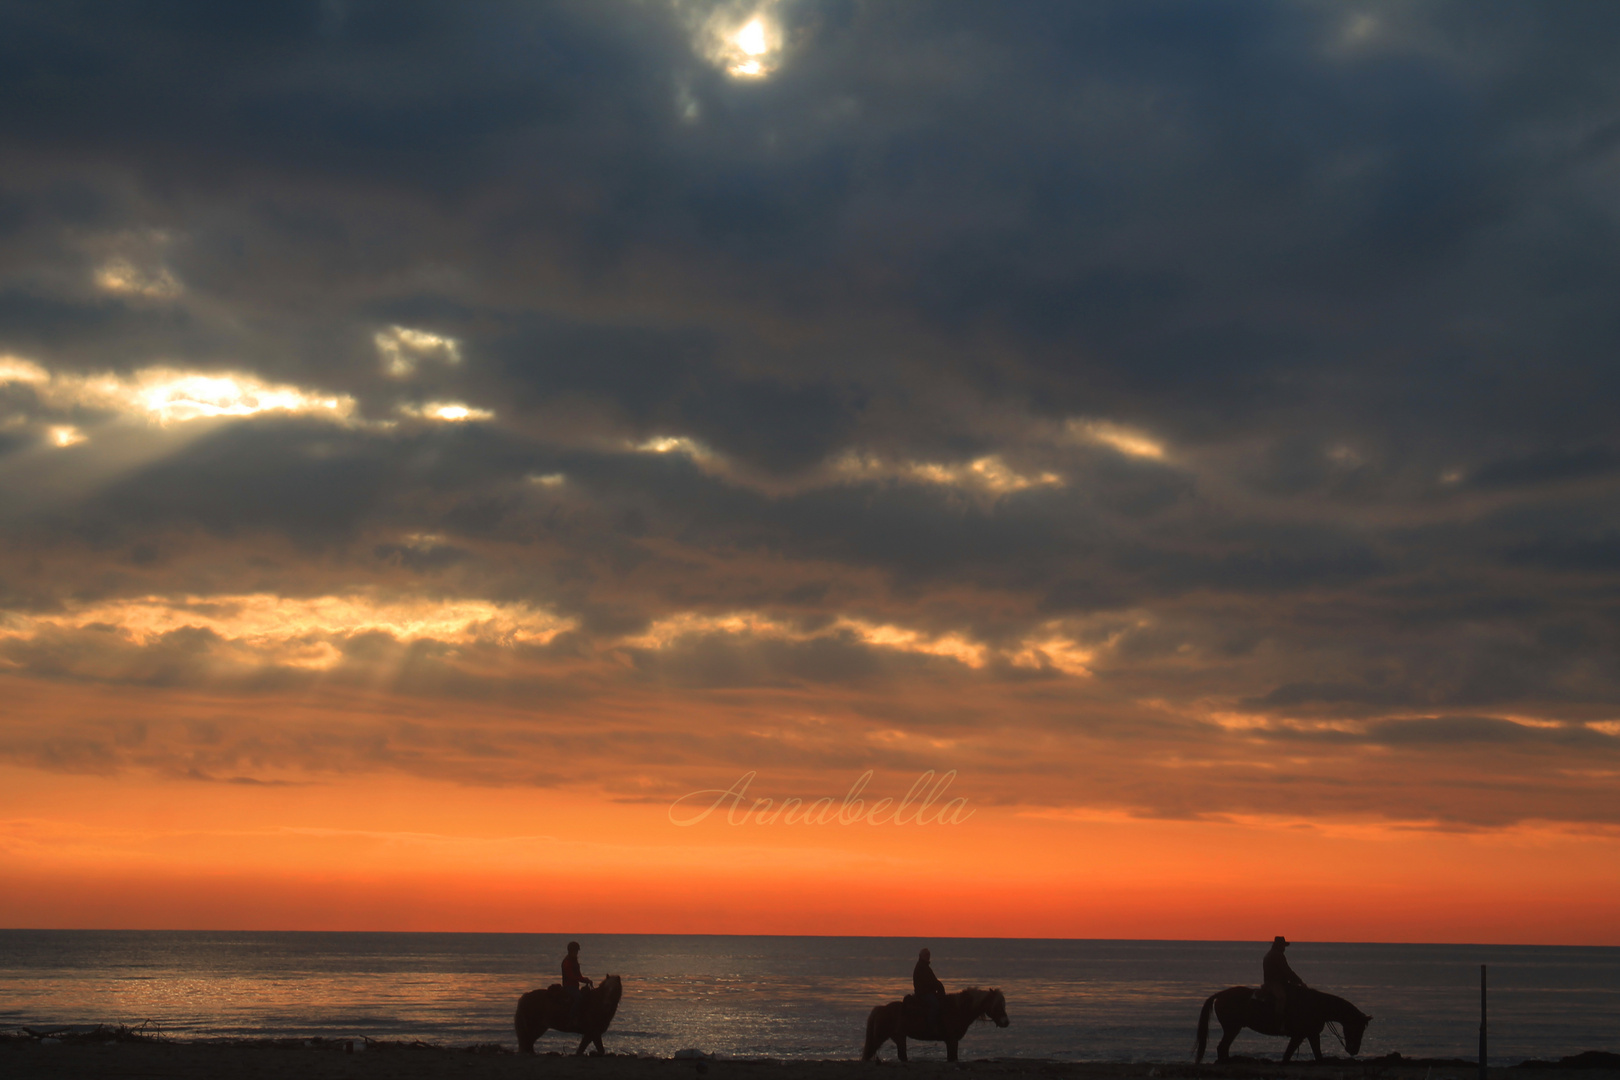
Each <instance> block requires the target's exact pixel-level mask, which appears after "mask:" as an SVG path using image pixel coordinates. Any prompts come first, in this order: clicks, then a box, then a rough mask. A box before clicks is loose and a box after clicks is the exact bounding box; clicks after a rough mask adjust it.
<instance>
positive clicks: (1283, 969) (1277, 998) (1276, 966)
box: [1260, 934, 1305, 1028]
mask: <svg viewBox="0 0 1620 1080" xmlns="http://www.w3.org/2000/svg"><path fill="white" fill-rule="evenodd" d="M1286 948H1288V939H1287V938H1285V937H1283V936H1282V935H1281V934H1278V935H1277V936H1276V937H1275V938H1274V939H1273V940H1272V942H1271V949H1270V951H1268V952H1267V953H1266V957H1265V959H1264V960H1262V961H1261V962H1260V970H1261V972H1262V973H1263V974H1264V976H1265V982H1264V983H1263V985H1262V986H1261V987H1260V989H1261V991H1262V992H1263V993H1265V994H1268V995H1270V997H1271V1001H1272V1008H1274V1009H1275V1010H1276V1013H1277V1026H1278V1027H1283V1028H1286V1027H1287V1026H1288V990H1289V988H1290V987H1294V986H1297V987H1300V988H1301V989H1304V987H1305V980H1304V979H1302V978H1300V977H1299V976H1298V975H1295V974H1294V969H1293V968H1291V967H1289V966H1288V957H1286V956H1284V955H1283V950H1284V949H1286Z"/></svg>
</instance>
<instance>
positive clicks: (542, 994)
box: [512, 975, 624, 1055]
mask: <svg viewBox="0 0 1620 1080" xmlns="http://www.w3.org/2000/svg"><path fill="white" fill-rule="evenodd" d="M623 996H624V986H623V984H622V983H621V982H620V980H619V977H618V976H617V975H604V976H603V977H602V981H601V982H600V983H598V984H597V985H596V986H595V987H593V988H592V989H590V990H581V991H580V994H579V998H580V1000H579V1015H578V1016H577V1017H576V1016H572V1015H570V1010H569V1008H568V993H567V992H566V991H565V990H563V988H562V984H561V983H552V984H551V985H550V986H548V987H546V988H545V989H544V990H530V991H529V992H528V993H527V994H524V995H523V996H522V997H520V998H518V1007H517V1014H516V1015H515V1016H513V1017H512V1023H513V1026H514V1027H516V1028H517V1038H518V1050H519V1051H520V1052H522V1053H525V1054H532V1053H534V1040H536V1039H538V1038H539V1037H540V1036H542V1035H544V1034H545V1033H546V1032H547V1031H564V1032H568V1033H569V1034H571V1035H578V1036H579V1049H577V1050H575V1051H574V1053H575V1054H576V1055H577V1054H583V1053H584V1052H585V1047H587V1046H589V1045H590V1044H591V1043H595V1044H596V1052H597V1053H598V1054H601V1053H603V1052H604V1051H603V1050H602V1033H603V1032H604V1031H606V1030H607V1029H608V1025H609V1024H611V1023H613V1015H614V1014H615V1013H617V1012H618V1011H619V998H621V997H623Z"/></svg>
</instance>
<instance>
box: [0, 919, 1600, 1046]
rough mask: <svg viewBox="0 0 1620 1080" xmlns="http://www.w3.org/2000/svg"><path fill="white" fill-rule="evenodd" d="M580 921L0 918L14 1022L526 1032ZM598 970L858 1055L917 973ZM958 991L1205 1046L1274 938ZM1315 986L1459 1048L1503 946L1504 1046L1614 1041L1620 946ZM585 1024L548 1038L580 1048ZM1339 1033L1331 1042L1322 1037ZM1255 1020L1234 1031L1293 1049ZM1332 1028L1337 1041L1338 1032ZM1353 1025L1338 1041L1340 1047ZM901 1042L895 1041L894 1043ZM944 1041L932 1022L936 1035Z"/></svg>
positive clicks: (609, 958)
mask: <svg viewBox="0 0 1620 1080" xmlns="http://www.w3.org/2000/svg"><path fill="white" fill-rule="evenodd" d="M565 940H566V939H564V938H562V937H558V936H554V935H523V934H350V933H330V934H319V933H229V934H227V933H191V932H133V931H132V932H111V931H107V932H103V931H19V930H9V931H0V1024H4V1025H7V1026H20V1025H24V1024H26V1025H30V1026H40V1025H49V1024H71V1023H139V1022H141V1021H144V1020H152V1021H154V1024H155V1026H156V1027H158V1028H159V1029H160V1030H163V1031H165V1032H168V1033H170V1034H171V1035H174V1036H178V1037H183V1038H203V1037H246V1036H253V1037H261V1036H274V1037H280V1036H301V1037H310V1036H329V1037H358V1036H361V1035H365V1036H370V1037H372V1038H407V1039H425V1040H428V1041H433V1042H444V1043H471V1042H502V1043H505V1044H507V1045H511V1044H512V1041H513V1039H512V1031H511V1015H512V1009H513V1007H514V1006H515V1004H516V999H517V996H518V995H519V994H520V993H521V992H523V991H524V990H527V989H531V988H533V987H535V986H539V985H543V984H544V983H548V982H552V981H555V976H554V975H552V974H551V972H553V971H555V970H556V964H557V962H558V961H559V960H560V959H561V956H562V953H563V944H564V942H565ZM582 940H583V943H584V946H585V948H584V952H583V954H582V958H583V960H584V961H585V967H586V971H587V972H588V973H590V974H592V975H596V976H600V975H601V974H603V973H605V972H614V973H617V974H621V975H623V977H624V980H625V996H624V1002H623V1004H622V1006H621V1007H620V1010H619V1014H618V1017H617V1019H616V1020H615V1022H614V1025H613V1028H612V1030H611V1031H610V1032H609V1035H608V1037H607V1040H606V1042H607V1044H608V1047H609V1049H610V1050H613V1051H616V1052H619V1053H642V1054H659V1055H668V1054H670V1053H672V1052H673V1051H675V1050H676V1049H679V1048H680V1047H685V1046H697V1047H702V1048H704V1049H707V1050H710V1051H716V1052H720V1053H724V1054H730V1055H738V1056H769V1057H779V1058H791V1057H811V1058H822V1057H835V1058H843V1057H854V1056H857V1055H858V1054H859V1052H860V1039H861V1033H862V1030H863V1028H864V1024H865V1016H866V1012H867V1011H868V1010H869V1009H870V1008H871V1007H872V1006H873V1005H875V1004H879V1003H881V1002H884V1001H890V1000H893V999H894V998H896V997H898V996H899V995H900V994H901V993H903V992H905V991H906V990H908V989H909V983H910V972H911V964H912V961H913V959H914V958H915V955H916V949H917V948H918V947H919V945H920V944H923V943H922V942H917V941H913V940H910V939H903V938H743V937H664V936H640V935H603V936H598V937H588V938H583V939H582ZM927 944H929V945H931V946H932V948H933V950H934V956H935V967H936V969H937V970H938V971H939V973H940V975H941V977H942V978H944V980H945V982H946V984H947V985H948V986H950V987H952V988H953V989H954V988H956V987H958V986H961V985H966V984H968V983H977V984H979V985H985V986H989V985H995V986H999V987H1000V988H1001V989H1002V990H1003V991H1004V992H1005V994H1006V996H1007V1002H1008V1014H1009V1015H1010V1016H1011V1017H1012V1021H1013V1026H1012V1027H1010V1028H1008V1029H1005V1030H998V1029H996V1028H994V1027H992V1026H990V1025H988V1024H985V1025H980V1026H978V1027H976V1028H975V1029H974V1030H973V1031H972V1032H970V1033H969V1035H968V1037H967V1039H966V1040H965V1041H964V1043H963V1053H964V1055H965V1056H967V1057H969V1058H976V1057H1001V1056H1014V1055H1021V1056H1031V1057H1052V1058H1063V1059H1069V1060H1113V1061H1128V1060H1154V1061H1175V1060H1186V1059H1188V1058H1190V1056H1191V1053H1192V1045H1193V1028H1194V1024H1195V1023H1196V1020H1197V1015H1198V1009H1199V1006H1200V1005H1201V1003H1202V1001H1203V999H1204V997H1205V996H1207V995H1208V994H1210V993H1212V992H1213V991H1215V990H1217V989H1220V988H1222V987H1225V986H1229V985H1233V984H1236V983H1245V982H1250V983H1252V982H1253V981H1254V980H1255V978H1256V977H1257V975H1258V969H1259V966H1260V965H1259V962H1260V956H1261V954H1262V953H1263V952H1264V951H1265V944H1264V943H1259V944H1256V943H1249V942H1238V943H1234V942H1120V941H1030V940H1001V941H996V940H983V939H978V940H957V941H951V940H934V941H930V942H927ZM1290 959H1291V960H1292V961H1293V963H1294V965H1295V967H1296V969H1297V970H1299V971H1300V973H1301V974H1302V975H1304V976H1305V977H1306V978H1307V979H1309V980H1310V981H1311V982H1312V983H1313V984H1316V985H1319V986H1322V987H1323V988H1325V989H1332V990H1333V991H1334V992H1336V993H1339V994H1341V995H1343V996H1345V997H1347V998H1349V999H1351V1000H1352V1001H1354V1002H1355V1003H1356V1004H1357V1005H1359V1006H1360V1007H1361V1008H1362V1009H1364V1010H1365V1011H1367V1012H1369V1013H1371V1014H1372V1015H1373V1016H1375V1017H1376V1018H1377V1019H1376V1021H1375V1023H1374V1024H1373V1026H1372V1027H1371V1028H1370V1029H1369V1031H1368V1035H1367V1040H1366V1043H1365V1044H1364V1046H1363V1054H1364V1055H1368V1056H1374V1055H1379V1054H1383V1053H1387V1052H1388V1051H1390V1050H1399V1051H1400V1052H1401V1053H1403V1054H1406V1055H1408V1056H1430V1055H1433V1056H1467V1057H1471V1056H1472V1055H1473V1052H1474V1040H1475V1038H1476V1032H1477V1024H1478V1012H1477V1009H1478V972H1479V968H1478V965H1479V964H1480V963H1482V962H1483V963H1488V964H1490V965H1491V983H1492V1001H1493V1021H1492V1036H1491V1045H1492V1054H1493V1060H1495V1061H1496V1062H1498V1063H1502V1064H1505V1063H1508V1062H1511V1061H1515V1060H1519V1059H1522V1058H1525V1057H1559V1056H1562V1055H1564V1054H1569V1053H1574V1052H1577V1051H1579V1050H1584V1049H1615V1047H1614V1046H1613V1045H1612V1044H1613V1040H1614V1038H1615V1036H1616V1032H1620V949H1603V948H1544V947H1513V946H1456V945H1323V944H1314V945H1313V944H1310V943H1304V944H1299V945H1296V946H1295V948H1294V950H1293V951H1292V952H1291V954H1290ZM573 1045H574V1044H573V1041H572V1039H571V1038H570V1037H567V1036H559V1035H555V1034H553V1035H550V1036H548V1037H547V1039H546V1040H545V1042H544V1043H543V1044H542V1047H543V1048H545V1049H555V1050H564V1051H571V1050H572V1049H573ZM1330 1045H1331V1043H1330ZM1281 1047H1282V1043H1281V1041H1280V1040H1274V1039H1264V1038H1260V1037H1257V1036H1254V1035H1252V1034H1248V1033H1246V1034H1245V1035H1243V1036H1240V1037H1239V1041H1238V1044H1237V1046H1236V1048H1235V1049H1236V1051H1237V1052H1240V1053H1249V1054H1271V1055H1274V1054H1276V1053H1278V1052H1280V1050H1281ZM1324 1049H1327V1048H1324ZM1338 1049H1339V1048H1338V1047H1337V1046H1332V1050H1334V1051H1338ZM890 1053H891V1054H892V1050H891V1051H890ZM942 1053H943V1051H942V1049H941V1048H940V1047H939V1045H938V1044H924V1045H923V1046H922V1047H921V1048H919V1050H918V1055H919V1056H922V1057H937V1056H941V1055H942Z"/></svg>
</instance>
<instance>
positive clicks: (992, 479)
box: [833, 452, 1063, 495]
mask: <svg viewBox="0 0 1620 1080" xmlns="http://www.w3.org/2000/svg"><path fill="white" fill-rule="evenodd" d="M833 469H834V471H835V472H837V473H838V474H839V475H840V476H842V477H844V478H846V479H849V480H857V481H858V480H909V481H912V482H915V483H924V484H939V485H942V486H945V487H956V488H966V489H970V490H977V491H983V492H987V493H989V494H992V495H1005V494H1007V493H1009V492H1014V491H1023V490H1025V489H1027V488H1033V487H1061V486H1063V477H1061V476H1059V475H1058V474H1057V473H1054V472H1045V471H1042V472H1039V473H1034V474H1026V473H1020V472H1018V471H1016V470H1015V469H1013V468H1012V467H1011V466H1009V465H1008V464H1007V463H1006V462H1005V461H1003V460H1002V459H1001V457H1000V456H998V455H996V454H990V455H988V456H986V457H981V458H977V459H975V460H973V461H969V462H965V463H961V464H955V465H945V464H940V463H937V462H924V461H901V462H888V461H884V460H882V459H881V458H875V457H869V456H867V455H864V454H858V453H853V452H852V453H849V454H845V455H844V456H843V457H841V458H839V459H838V460H837V461H835V462H834V463H833Z"/></svg>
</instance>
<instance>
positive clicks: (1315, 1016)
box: [1193, 986, 1372, 1062]
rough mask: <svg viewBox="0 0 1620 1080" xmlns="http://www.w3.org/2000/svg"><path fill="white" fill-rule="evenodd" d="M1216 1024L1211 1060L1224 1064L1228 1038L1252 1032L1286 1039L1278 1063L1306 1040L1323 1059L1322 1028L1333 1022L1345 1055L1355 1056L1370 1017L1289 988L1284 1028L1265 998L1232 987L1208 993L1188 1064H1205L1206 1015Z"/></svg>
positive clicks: (1317, 994)
mask: <svg viewBox="0 0 1620 1080" xmlns="http://www.w3.org/2000/svg"><path fill="white" fill-rule="evenodd" d="M1211 1010H1213V1011H1214V1013H1215V1018H1216V1019H1217V1020H1219V1021H1220V1022H1221V1041H1220V1043H1219V1045H1217V1046H1216V1047H1215V1060H1216V1061H1217V1062H1222V1061H1225V1060H1226V1052H1227V1051H1228V1050H1230V1049H1231V1048H1232V1040H1233V1039H1235V1038H1237V1035H1238V1032H1240V1031H1242V1030H1243V1029H1244V1028H1246V1027H1247V1028H1253V1029H1254V1030H1255V1031H1258V1032H1259V1033H1260V1034H1262V1035H1286V1036H1287V1037H1288V1049H1286V1050H1284V1051H1283V1057H1282V1059H1283V1060H1284V1061H1289V1060H1291V1059H1292V1058H1293V1056H1294V1051H1296V1050H1298V1049H1299V1044H1300V1043H1301V1042H1302V1041H1304V1040H1306V1039H1309V1040H1310V1041H1311V1051H1312V1052H1313V1053H1315V1054H1316V1060H1317V1061H1321V1060H1322V1029H1323V1028H1324V1027H1326V1026H1327V1025H1328V1024H1332V1023H1336V1024H1339V1025H1341V1026H1342V1027H1343V1029H1344V1049H1345V1053H1347V1054H1349V1055H1350V1056H1351V1057H1355V1056H1356V1055H1357V1054H1359V1053H1361V1036H1362V1035H1363V1034H1365V1033H1366V1031H1367V1025H1368V1024H1369V1023H1371V1022H1372V1017H1370V1016H1368V1015H1367V1014H1366V1013H1364V1012H1362V1011H1361V1010H1360V1009H1358V1008H1356V1007H1355V1006H1354V1005H1352V1004H1350V1003H1349V1002H1348V1001H1346V1000H1344V998H1342V997H1335V996H1334V995H1332V994H1327V993H1323V992H1322V991H1321V990H1311V989H1309V988H1307V987H1303V986H1300V987H1294V988H1292V989H1290V990H1289V991H1288V1009H1287V1013H1286V1015H1285V1016H1284V1020H1285V1021H1286V1022H1285V1023H1283V1024H1278V1023H1277V1011H1276V1007H1275V1006H1274V1005H1273V1004H1272V1002H1271V1000H1270V999H1269V998H1267V999H1263V1000H1256V999H1255V994H1254V991H1253V990H1251V989H1250V988H1249V987H1247V986H1234V987H1231V988H1229V989H1226V990H1222V991H1221V992H1220V993H1218V994H1211V995H1210V996H1209V998H1208V999H1207V1000H1206V1001H1205V1002H1204V1010H1203V1012H1201V1013H1199V1014H1198V1055H1197V1057H1195V1058H1194V1059H1193V1060H1194V1061H1203V1060H1204V1046H1205V1044H1206V1043H1208V1041H1209V1014H1210V1012H1211Z"/></svg>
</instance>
